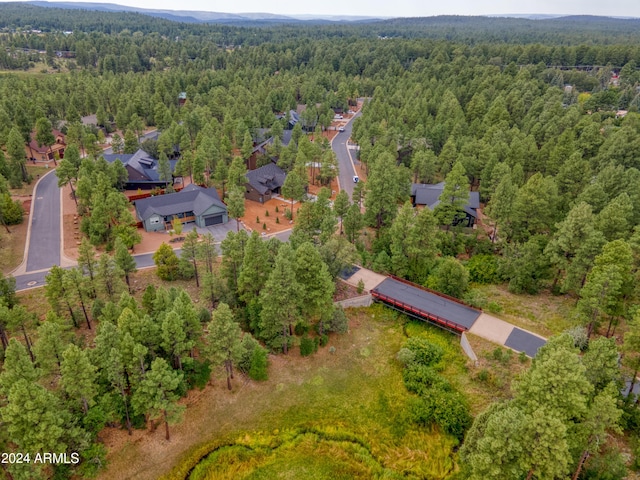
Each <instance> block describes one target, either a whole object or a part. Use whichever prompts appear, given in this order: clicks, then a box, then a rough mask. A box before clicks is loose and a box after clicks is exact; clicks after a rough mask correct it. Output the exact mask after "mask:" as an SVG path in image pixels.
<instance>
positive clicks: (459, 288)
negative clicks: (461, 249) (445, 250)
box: [427, 257, 469, 298]
mask: <svg viewBox="0 0 640 480" xmlns="http://www.w3.org/2000/svg"><path fill="white" fill-rule="evenodd" d="M427 285H428V286H429V287H430V288H433V289H434V290H438V291H439V292H442V293H444V294H446V295H451V296H452V297H456V298H462V296H463V295H464V294H465V292H466V291H467V288H468V287H469V272H468V271H467V269H466V268H465V267H464V265H462V264H461V263H460V262H459V261H458V260H457V259H455V258H454V257H446V258H445V259H444V260H442V261H441V262H440V263H439V264H438V266H437V267H436V269H435V270H434V272H433V273H432V274H431V275H429V278H428V280H427Z"/></svg>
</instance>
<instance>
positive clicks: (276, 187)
mask: <svg viewBox="0 0 640 480" xmlns="http://www.w3.org/2000/svg"><path fill="white" fill-rule="evenodd" d="M245 176H246V178H247V183H246V188H245V194H244V198H246V199H247V200H253V201H254V202H260V203H264V202H266V201H268V200H270V199H271V197H272V196H273V195H274V194H279V193H280V189H281V188H282V185H284V180H285V178H287V174H286V173H284V170H282V169H281V168H280V167H278V166H277V165H276V164H274V163H269V164H267V165H265V166H263V167H260V168H256V169H255V170H251V171H249V172H247V174H246V175H245Z"/></svg>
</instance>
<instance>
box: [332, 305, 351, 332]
mask: <svg viewBox="0 0 640 480" xmlns="http://www.w3.org/2000/svg"><path fill="white" fill-rule="evenodd" d="M329 331H330V332H336V333H347V332H348V331H349V319H347V314H346V313H344V308H342V307H341V306H337V307H335V308H334V309H333V315H332V316H331V320H330V322H329Z"/></svg>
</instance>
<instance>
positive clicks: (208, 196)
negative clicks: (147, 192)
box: [134, 184, 229, 232]
mask: <svg viewBox="0 0 640 480" xmlns="http://www.w3.org/2000/svg"><path fill="white" fill-rule="evenodd" d="M134 205H135V207H136V215H137V217H138V219H139V220H140V221H141V222H142V223H143V225H144V229H145V230H146V231H147V232H157V231H160V230H169V229H171V228H172V222H173V220H174V218H179V219H180V220H181V221H182V223H191V222H195V224H196V225H197V226H198V227H208V226H210V225H217V224H220V223H227V222H228V221H229V217H228V214H227V206H226V205H225V204H224V203H222V201H221V200H220V197H219V196H218V192H217V191H216V189H215V188H202V187H199V186H198V185H194V184H191V185H187V186H186V187H184V188H183V189H182V190H181V191H179V192H176V193H168V194H165V195H157V196H154V197H148V198H143V199H140V200H136V201H135V202H134Z"/></svg>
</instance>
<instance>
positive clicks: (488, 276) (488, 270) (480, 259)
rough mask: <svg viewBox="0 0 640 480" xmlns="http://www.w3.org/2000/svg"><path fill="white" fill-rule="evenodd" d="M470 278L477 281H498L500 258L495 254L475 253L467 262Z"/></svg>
mask: <svg viewBox="0 0 640 480" xmlns="http://www.w3.org/2000/svg"><path fill="white" fill-rule="evenodd" d="M467 270H469V280H471V281H472V282H476V283H498V282H499V281H500V278H499V277H498V259H497V258H496V257H494V256H493V255H475V256H473V257H471V259H470V260H469V261H468V262H467Z"/></svg>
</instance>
